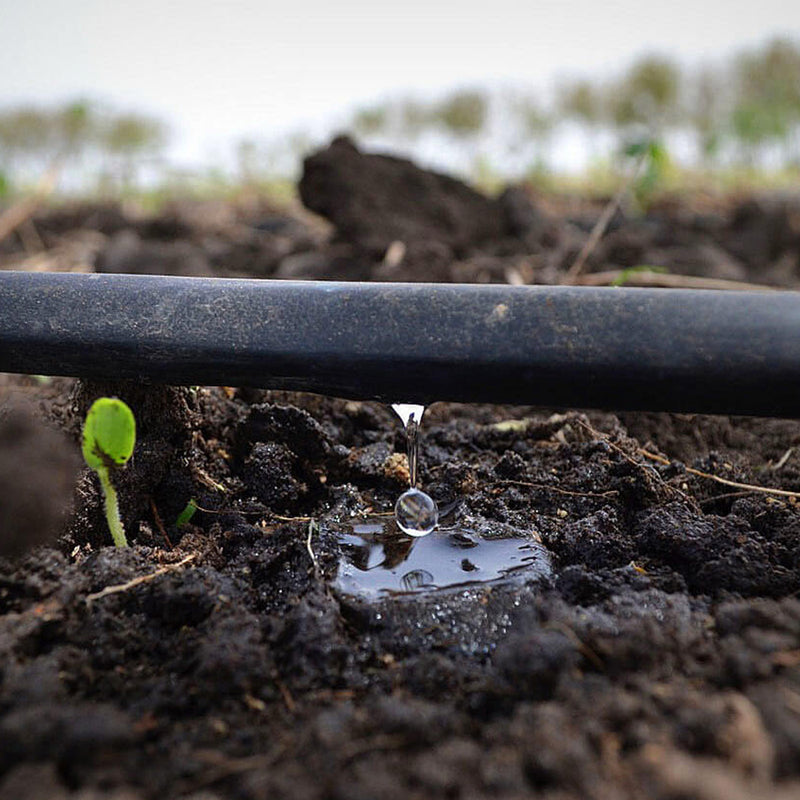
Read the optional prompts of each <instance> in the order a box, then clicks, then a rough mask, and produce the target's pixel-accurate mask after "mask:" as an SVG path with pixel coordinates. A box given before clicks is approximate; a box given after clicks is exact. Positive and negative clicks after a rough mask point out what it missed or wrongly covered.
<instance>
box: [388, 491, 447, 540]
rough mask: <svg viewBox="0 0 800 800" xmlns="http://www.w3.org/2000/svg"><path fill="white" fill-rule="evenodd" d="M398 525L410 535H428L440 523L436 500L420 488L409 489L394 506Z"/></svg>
mask: <svg viewBox="0 0 800 800" xmlns="http://www.w3.org/2000/svg"><path fill="white" fill-rule="evenodd" d="M394 518H395V520H396V522H397V527H398V528H400V530H402V531H403V532H404V533H407V534H408V535H409V536H427V535H428V534H429V533H430V532H431V531H433V530H434V529H435V528H436V526H437V525H438V524H439V509H438V508H437V507H436V501H435V500H434V499H433V498H432V497H430V496H429V495H427V494H425V492H423V491H420V490H419V489H409V490H408V491H405V492H403V494H401V495H400V497H398V498H397V503H396V505H395V507H394Z"/></svg>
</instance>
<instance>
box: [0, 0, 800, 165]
mask: <svg viewBox="0 0 800 800" xmlns="http://www.w3.org/2000/svg"><path fill="white" fill-rule="evenodd" d="M776 34H783V35H790V36H794V37H800V1H798V0H757V1H755V2H754V0H649V1H648V0H638V2H637V1H636V0H540V1H539V2H536V1H535V0H529V2H514V0H489V1H488V2H481V3H475V2H469V0H462V1H461V2H452V1H451V0H446V1H445V2H436V1H435V0H427V2H426V1H425V0H403V2H400V1H399V0H398V1H397V2H394V3H387V2H382V1H381V0H370V1H367V0H327V2H325V1H320V0H295V2H292V0H280V1H279V2H265V1H264V0H262V1H261V2H258V0H229V1H228V2H203V0H130V1H128V0H125V1H124V2H123V0H0V105H7V104H10V103H14V102H18V101H40V102H49V101H57V100H66V99H70V98H74V97H76V96H84V97H90V98H96V99H100V100H106V101H109V102H112V103H113V104H114V105H115V106H118V107H121V108H125V109H131V110H141V111H147V112H150V113H154V114H156V115H158V116H160V117H162V118H163V119H165V120H166V121H167V122H169V123H170V125H171V126H172V128H173V131H174V133H175V138H176V145H175V147H176V148H177V150H174V152H176V153H177V154H178V155H182V156H184V157H189V158H192V157H193V158H201V157H204V156H206V157H207V156H208V155H210V154H212V153H214V152H215V150H219V149H220V148H222V147H224V146H227V145H228V144H229V143H231V142H233V141H235V140H236V139H238V138H241V137H242V136H245V135H247V136H254V137H256V138H258V139H261V140H266V139H269V138H272V137H274V136H275V135H276V134H278V133H281V132H285V131H288V130H292V129H297V128H300V127H303V126H307V127H312V126H313V127H315V128H319V127H320V125H325V124H335V122H336V121H337V120H338V121H342V120H344V119H346V117H347V114H348V113H349V112H350V111H352V109H353V108H354V107H355V106H357V105H360V104H363V103H369V102H371V101H374V100H378V99H380V98H382V97H384V96H387V95H389V96H396V95H398V94H405V93H410V94H414V93H419V94H422V93H424V94H426V95H430V94H432V93H436V92H438V91H444V90H447V89H451V88H454V87H458V86H464V85H487V86H492V85H498V84H501V85H511V86H524V85H531V86H534V87H546V86H547V85H548V84H550V83H551V82H552V80H553V79H554V78H555V77H558V76H564V75H580V74H598V73H604V74H607V73H609V72H613V71H614V70H619V69H621V68H623V67H624V66H625V65H626V64H627V63H628V62H629V61H630V60H631V59H632V58H633V57H634V56H635V55H637V54H639V53H642V52H648V51H658V52H662V53H667V54H670V55H674V56H676V57H678V58H679V59H680V60H681V61H683V62H685V63H692V62H695V61H701V60H714V59H718V58H721V57H724V56H725V55H727V54H729V53H731V52H732V51H733V50H735V49H738V48H740V47H742V46H748V45H757V44H760V43H761V42H762V41H763V40H764V39H765V38H766V37H768V36H771V35H776Z"/></svg>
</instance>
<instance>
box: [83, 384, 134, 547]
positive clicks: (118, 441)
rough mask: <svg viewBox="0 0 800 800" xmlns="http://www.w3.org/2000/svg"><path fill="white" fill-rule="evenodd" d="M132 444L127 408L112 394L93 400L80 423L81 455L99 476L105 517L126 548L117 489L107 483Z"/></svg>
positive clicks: (117, 541) (115, 537)
mask: <svg viewBox="0 0 800 800" xmlns="http://www.w3.org/2000/svg"><path fill="white" fill-rule="evenodd" d="M135 444H136V420H135V419H134V417H133V412H132V411H131V410H130V408H129V407H128V406H127V405H126V404H125V403H123V402H122V400H118V399H117V398H116V397H101V398H100V399H99V400H95V401H94V403H92V407H91V408H90V409H89V413H88V414H87V415H86V422H85V423H84V425H83V457H84V458H85V459H86V463H87V464H88V465H89V466H90V467H91V468H92V469H93V470H94V471H95V472H96V473H97V477H98V478H100V486H101V487H102V489H103V495H104V496H105V507H106V519H107V520H108V527H109V530H110V531H111V537H112V538H113V540H114V544H115V545H116V546H117V547H127V546H128V540H127V539H126V538H125V528H123V526H122V519H121V518H120V515H119V503H118V501H117V491H116V489H115V488H114V485H113V484H112V482H111V475H112V473H113V472H114V470H116V469H118V468H119V467H122V466H124V465H125V464H126V463H127V461H128V459H129V458H130V457H131V454H132V453H133V446H134V445H135Z"/></svg>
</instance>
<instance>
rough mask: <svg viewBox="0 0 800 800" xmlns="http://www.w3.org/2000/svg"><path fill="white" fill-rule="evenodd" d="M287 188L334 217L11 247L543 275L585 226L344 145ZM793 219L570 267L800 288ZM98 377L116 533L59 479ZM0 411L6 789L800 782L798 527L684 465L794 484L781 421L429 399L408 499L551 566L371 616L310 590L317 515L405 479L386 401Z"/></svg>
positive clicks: (682, 221)
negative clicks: (119, 467)
mask: <svg viewBox="0 0 800 800" xmlns="http://www.w3.org/2000/svg"><path fill="white" fill-rule="evenodd" d="M302 186H303V189H302V191H303V197H304V199H305V201H306V203H307V204H308V205H309V206H310V207H312V208H315V209H317V210H319V211H323V212H325V213H326V214H329V216H330V217H331V220H332V221H333V223H334V226H335V227H334V229H331V228H330V226H329V225H328V224H327V223H324V222H323V221H321V220H319V219H318V218H315V217H312V216H311V215H309V214H307V213H305V212H299V211H288V212H287V211H281V210H276V209H274V208H271V207H269V206H267V205H265V204H263V203H261V202H254V201H253V202H248V203H244V202H243V203H241V204H239V205H233V204H228V205H222V204H200V205H198V204H179V205H178V204H176V205H175V207H174V208H172V209H167V210H166V211H165V212H164V214H163V215H161V216H159V217H158V218H153V219H150V218H145V217H139V218H131V217H130V216H129V215H126V213H123V210H122V209H121V208H115V207H111V206H99V207H88V206H79V207H70V208H65V209H61V210H48V211H43V212H41V214H40V215H39V216H38V217H37V218H35V219H34V221H33V223H32V225H33V226H34V229H35V231H36V234H37V237H38V239H39V240H40V241H41V243H42V245H43V246H44V248H45V249H44V250H43V251H41V252H32V251H30V250H28V251H26V250H25V246H26V245H25V242H26V241H27V242H28V247H29V248H30V237H20V238H19V239H14V238H13V237H12V238H9V239H8V240H6V242H4V243H3V244H2V245H1V246H0V249H2V253H3V254H2V258H3V264H4V265H5V266H6V267H16V268H20V267H26V266H27V268H41V264H42V263H45V264H46V265H47V266H49V267H50V268H53V269H73V270H84V269H87V270H88V269H98V270H100V269H103V270H108V271H145V272H152V271H155V272H162V271H169V272H172V273H178V274H215V275H226V276H227V275H248V276H269V277H298V276H302V277H317V278H332V277H339V278H343V279H348V278H349V279H353V278H356V279H365V280H366V279H392V280H394V279H405V280H420V279H428V280H462V281H463V280H473V281H512V282H519V281H520V280H522V281H524V282H556V281H557V280H559V277H560V276H562V275H563V272H564V270H565V268H567V267H568V266H569V264H570V263H571V259H572V258H573V257H574V254H575V253H576V252H577V251H578V250H579V249H580V246H581V245H582V243H583V241H585V237H586V236H587V235H588V230H589V229H590V228H591V224H592V223H593V220H594V219H595V218H596V216H597V214H598V213H599V211H600V206H593V205H591V204H588V203H583V202H577V201H575V202H573V201H570V200H568V199H567V198H549V199H542V198H536V196H535V195H533V194H531V193H530V192H527V191H524V190H522V189H512V190H509V191H507V192H506V193H505V194H504V195H503V196H502V197H501V198H500V199H498V200H488V199H486V198H482V197H480V196H479V195H476V194H475V193H473V192H471V191H470V190H467V189H466V187H461V186H459V185H457V184H455V183H454V182H453V181H452V180H450V179H445V178H442V177H441V176H435V175H431V174H429V173H423V172H421V171H420V170H417V169H416V168H415V167H413V165H410V164H409V163H408V162H403V161H402V160H398V159H384V160H381V159H379V158H377V157H374V156H372V157H367V156H362V155H361V154H359V153H358V151H357V150H355V149H354V148H353V147H352V145H350V144H349V143H347V142H342V141H339V142H337V143H335V144H334V145H333V146H332V148H331V149H330V150H328V151H327V152H325V153H323V154H320V155H318V156H316V157H315V158H312V159H311V160H310V161H309V162H308V165H307V173H306V177H305V178H304V181H303V185H302ZM381 186H383V187H384V188H385V191H386V192H388V196H387V195H381V194H380V192H381ZM404 193H405V194H404ZM375 198H377V199H375ZM415 199H416V200H417V203H416V204H415V203H413V202H410V201H413V200H415ZM415 208H417V209H418V210H419V213H418V214H417V215H416V216H415V214H416V212H415ZM437 209H440V210H441V214H440V213H439V211H437ZM798 209H800V202H798V200H797V199H792V198H767V199H763V198H750V199H746V200H742V201H738V200H735V199H734V200H724V201H723V200H719V201H714V202H713V203H712V202H710V201H708V200H706V201H704V203H703V204H702V205H700V204H698V203H697V202H696V201H687V202H678V201H672V202H671V203H669V204H666V203H665V204H664V205H663V207H661V208H658V209H654V210H652V212H651V213H650V214H648V215H644V216H642V215H636V214H630V213H629V214H620V215H618V218H617V219H616V220H615V221H614V223H613V226H612V229H611V230H610V231H609V233H608V235H607V236H606V238H605V239H604V240H603V242H602V243H601V246H600V247H599V248H598V249H597V251H595V253H594V254H593V256H592V259H591V264H590V268H591V269H592V270H605V269H610V268H617V267H624V266H630V265H635V264H637V263H657V262H656V261H655V260H654V259H655V257H656V256H658V254H659V253H660V254H661V257H662V263H666V264H667V265H668V266H671V267H675V269H674V271H676V272H684V273H685V272H687V271H688V270H687V267H686V264H690V265H691V266H692V267H693V268H694V267H697V266H698V265H705V267H703V268H702V269H698V270H697V271H698V272H700V273H701V274H703V275H714V276H716V277H736V278H737V279H745V280H751V281H758V282H761V283H764V282H772V283H774V284H776V285H782V286H796V285H797V282H798V270H799V269H800V223H798V219H799V218H800V217H799V216H798ZM445 210H446V211H445ZM472 213H475V214H477V215H478V217H480V219H481V220H482V222H481V225H477V224H473V223H472V222H471V221H470V220H472V219H473V217H471V216H470V214H472ZM389 218H391V219H392V220H393V222H391V223H390V222H388V221H387V220H388V219H389ZM394 242H402V245H398V246H395V245H394V244H393V243H394ZM703 254H704V255H703ZM679 255H680V258H678V256H679ZM703 259H705V260H703ZM678 263H680V265H681V266H680V269H678V268H677V267H676V266H675V265H676V264H678ZM35 264H38V265H40V266H39V267H35V266H34V265H35ZM231 324H236V322H235V320H232V321H231ZM103 394H115V395H117V396H119V397H122V398H124V399H125V400H126V401H127V402H128V403H129V404H130V405H131V407H132V408H133V410H134V413H135V415H136V418H137V424H138V434H139V435H138V442H137V448H136V451H135V454H134V457H133V459H132V461H131V463H130V464H129V465H128V467H127V468H126V469H125V471H123V472H120V473H119V474H118V475H117V476H116V484H117V486H118V488H119V494H120V501H121V507H122V514H123V518H124V522H125V525H126V529H127V532H128V535H129V539H130V540H131V542H132V547H130V548H129V549H127V550H117V549H114V548H112V547H109V546H108V544H109V541H110V538H109V534H108V530H107V527H106V524H105V519H104V516H103V511H102V500H101V496H100V493H99V486H98V483H97V481H96V478H95V477H94V475H93V474H92V473H90V472H89V471H88V470H86V469H84V470H83V471H80V468H79V467H78V466H77V465H78V464H79V462H78V461H77V453H78V449H79V448H78V441H79V433H80V426H81V420H82V418H83V415H84V414H85V411H86V409H87V408H88V405H89V404H90V403H91V401H92V400H93V399H94V398H95V397H97V396H100V395H103ZM0 403H1V404H2V408H3V411H2V413H0V537H1V538H0V542H2V545H1V546H2V560H0V652H2V660H0V797H2V798H15V800H25V799H26V798H57V799H60V798H81V800H90V799H91V800H94V799H95V798H116V800H123V798H124V799H125V800H132V799H133V798H173V797H175V798H177V797H181V798H194V800H200V799H201V798H202V799H203V800H210V799H211V798H282V797H286V798H377V797H380V798H389V799H391V798H395V797H396V798H402V800H407V799H408V798H411V797H413V798H417V797H419V798H478V797H508V798H511V797H523V796H524V797H529V796H536V797H547V798H552V800H556V798H558V800H565V799H566V798H598V800H600V799H602V800H605V799H606V798H664V800H667V799H669V800H678V799H679V798H708V799H709V800H712V799H713V800H716V799H717V798H719V800H739V799H740V798H742V799H744V798H766V797H770V798H790V797H797V796H800V600H798V592H800V513H799V512H798V509H797V506H796V504H795V502H794V497H790V496H785V495H784V496H780V495H769V494H765V493H763V492H758V491H755V490H747V489H741V488H736V487H731V486H726V485H723V484H721V483H718V482H715V481H713V480H711V479H709V478H707V477H702V476H700V475H698V474H696V472H690V471H688V470H687V467H688V468H691V469H693V470H696V471H700V472H703V473H708V474H713V475H716V476H719V477H722V478H725V479H728V480H733V481H738V482H744V483H750V484H758V485H760V486H766V487H777V488H781V489H784V490H789V491H790V492H795V491H796V492H800V451H798V445H799V444H800V423H797V422H794V421H786V420H754V419H732V418H727V417H701V416H688V415H668V414H635V413H625V414H622V415H619V416H615V415H614V414H613V413H601V412H591V413H581V412H578V411H564V410H560V411H559V412H558V413H556V412H555V410H543V409H533V408H528V407H499V406H458V405H451V404H436V405H434V406H433V407H432V408H431V409H429V411H428V413H427V414H426V417H425V420H424V425H423V430H422V437H421V483H422V485H423V487H424V488H425V489H426V490H427V491H429V492H430V493H431V494H432V495H433V496H434V497H435V498H436V499H437V500H438V501H439V503H440V504H441V505H443V506H447V505H452V504H455V505H454V509H453V511H452V512H451V514H450V522H451V524H453V525H456V526H459V525H461V526H464V527H470V526H473V527H474V526H475V525H483V526H486V527H489V528H492V529H494V530H500V531H508V532H515V533H517V534H519V535H523V536H527V537H528V538H530V539H535V540H538V541H541V543H542V544H543V545H544V546H545V547H546V548H547V549H548V550H549V552H550V554H551V559H552V573H551V574H549V575H544V576H542V575H541V574H540V573H533V572H531V573H526V572H524V571H523V572H519V573H516V574H515V576H514V577H513V579H512V578H509V579H507V580H501V581H495V582H491V583H486V584H481V583H480V582H474V583H470V584H467V585H465V586H463V587H461V588H459V589H455V590H448V591H439V592H437V591H433V592H419V593H415V594H407V595H397V596H395V595H386V596H383V597H382V598H380V599H378V600H372V601H370V600H366V599H360V598H358V597H354V596H348V595H344V594H342V593H340V592H338V591H337V590H336V589H335V586H334V584H335V579H336V575H337V570H338V567H339V564H340V562H341V560H342V558H343V557H344V550H345V548H344V546H343V544H342V542H341V540H340V537H339V536H338V534H337V530H341V527H342V526H343V525H347V524H348V523H349V522H351V521H353V520H360V519H361V518H362V516H363V515H369V514H372V515H374V514H377V513H387V512H390V511H391V508H392V506H393V504H394V501H395V499H396V498H397V496H398V494H399V492H401V491H402V490H403V488H404V480H405V476H406V472H405V468H404V463H403V460H402V458H400V457H399V456H398V455H397V454H398V453H402V451H403V447H404V440H403V435H402V431H401V428H400V423H399V420H398V419H396V418H395V416H394V415H393V413H392V411H391V410H390V409H388V408H387V407H384V406H381V405H379V404H376V403H371V402H363V403H362V402H354V401H345V400H339V399H334V398H325V397H318V396H312V395H301V394H287V393H279V392H271V391H266V390H256V389H237V388H224V387H218V388H210V387H191V388H187V387H184V388H169V387H158V386H148V385H141V384H137V385H130V384H103V385H100V384H95V383H81V382H77V381H74V380H70V379H52V380H50V381H49V382H48V381H41V380H35V379H33V378H31V377H22V376H18V377H15V376H5V377H2V380H0ZM648 452H653V453H656V454H660V455H662V456H665V457H666V458H667V460H668V463H667V464H664V463H661V462H658V461H655V460H653V459H652V458H650V457H649V456H648V455H647V453H648ZM69 495H71V510H70V512H69V514H68V516H67V517H66V519H64V518H62V517H61V516H60V515H61V514H62V511H63V509H64V506H65V501H66V498H67V497H68V496H69ZM191 499H193V500H194V501H195V502H196V504H197V506H198V507H199V510H198V511H197V512H196V513H195V515H194V516H193V517H192V518H191V520H190V522H189V523H188V524H186V525H184V526H181V527H178V526H177V525H176V520H177V518H178V516H179V515H180V513H181V512H182V511H183V510H184V508H185V507H186V505H187V503H188V502H189V500H191ZM432 535H433V536H440V535H443V534H440V533H434V534H432ZM48 542H49V544H48ZM399 557H400V558H401V557H402V555H401V556H399ZM470 577H472V573H470ZM467 580H469V578H468V579H467Z"/></svg>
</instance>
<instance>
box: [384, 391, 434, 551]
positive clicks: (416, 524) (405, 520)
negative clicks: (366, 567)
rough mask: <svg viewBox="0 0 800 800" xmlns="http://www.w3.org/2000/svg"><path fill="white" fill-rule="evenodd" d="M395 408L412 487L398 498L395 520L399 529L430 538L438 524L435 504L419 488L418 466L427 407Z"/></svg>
mask: <svg viewBox="0 0 800 800" xmlns="http://www.w3.org/2000/svg"><path fill="white" fill-rule="evenodd" d="M392 408H393V409H394V410H395V412H396V413H397V415H398V416H399V417H400V419H401V420H402V421H403V426H404V427H405V429H406V445H407V448H408V482H409V484H410V488H409V489H408V490H407V491H405V492H403V494H401V495H400V497H399V498H398V499H397V503H396V504H395V507H394V518H395V521H396V522H397V527H398V528H400V530H402V531H403V532H404V533H407V534H408V535H409V536H427V534H429V533H431V531H433V530H434V529H435V528H436V526H437V525H438V524H439V509H438V508H437V506H436V501H435V500H434V499H433V498H432V497H430V496H429V495H427V494H425V492H423V491H422V490H420V489H417V464H418V462H419V425H420V422H422V415H423V414H424V413H425V406H421V405H414V404H412V403H394V404H392Z"/></svg>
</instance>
